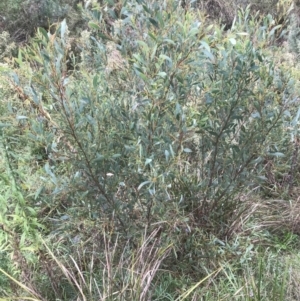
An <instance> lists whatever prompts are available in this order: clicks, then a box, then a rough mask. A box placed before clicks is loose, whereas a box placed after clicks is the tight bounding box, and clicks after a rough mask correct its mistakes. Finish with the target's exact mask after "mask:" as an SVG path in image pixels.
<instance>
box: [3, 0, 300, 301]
mask: <svg viewBox="0 0 300 301" xmlns="http://www.w3.org/2000/svg"><path fill="white" fill-rule="evenodd" d="M54 11H55V10H54ZM58 11H59V12H61V11H60V10H58ZM81 14H82V16H83V17H84V21H83V22H84V23H85V24H86V29H85V30H84V31H83V32H82V33H81V36H80V37H75V38H71V37H70V32H69V27H68V25H67V24H68V21H67V20H66V19H65V20H63V21H62V22H60V23H55V24H54V25H52V26H51V27H50V28H49V30H45V29H44V28H42V27H41V28H39V29H38V30H37V33H36V35H35V37H34V38H33V39H32V40H31V42H30V43H29V44H28V45H27V46H24V47H22V48H20V49H19V53H18V56H17V57H16V58H14V61H13V63H14V64H11V70H10V71H9V72H8V71H7V70H6V73H9V78H8V82H7V83H6V84H5V85H4V84H3V86H1V87H2V90H0V91H1V95H2V96H3V99H4V96H8V97H5V99H6V101H5V102H3V103H1V111H0V112H1V117H2V116H5V119H3V120H4V122H3V123H2V120H1V123H0V126H1V127H0V130H1V135H2V136H1V139H2V140H1V142H2V145H1V151H2V158H3V160H2V162H1V164H0V168H1V172H2V174H3V176H1V184H0V187H1V199H0V206H1V208H2V209H1V210H2V211H1V212H2V215H0V217H1V225H2V231H1V232H0V233H1V234H0V241H1V243H0V245H2V246H3V248H2V249H3V253H2V255H3V256H4V258H5V259H4V261H3V266H1V268H2V267H4V268H5V269H6V272H4V273H2V274H3V275H5V276H7V277H8V278H9V279H10V280H11V281H12V282H14V283H15V284H14V285H11V291H10V293H11V294H12V295H14V296H20V289H21V288H22V290H25V292H26V294H27V295H28V296H29V295H30V296H31V297H32V298H35V299H41V300H46V299H47V300H56V299H60V300H70V299H75V298H79V297H78V296H80V298H81V299H83V300H90V299H93V298H95V299H97V300H106V299H108V300H129V299H130V300H137V299H139V300H148V299H149V298H151V297H152V296H154V298H157V299H159V298H160V299H162V298H168V299H169V300H188V299H189V298H194V299H197V300H201V299H200V298H202V297H203V296H206V297H207V299H209V298H210V299H211V300H218V299H226V298H227V297H228V296H226V293H224V295H223V296H222V295H221V294H219V293H218V289H217V288H218V287H220V285H221V287H222V286H224V289H226V292H227V294H229V293H228V292H230V294H229V295H230V296H231V298H232V296H234V297H236V300H250V299H249V298H252V296H254V298H255V300H264V298H265V300H269V299H270V300H275V299H276V298H277V300H284V299H283V292H285V291H287V287H286V286H285V282H284V281H286V278H287V273H285V274H283V275H279V273H278V271H279V270H280V269H279V268H278V269H276V268H275V267H274V265H273V263H274V262H275V261H276V260H277V257H276V258H275V259H274V258H273V257H272V258H271V257H270V258H269V257H268V258H264V257H263V259H262V260H261V261H259V260H256V261H255V262H254V263H253V265H252V264H251V261H254V260H253V258H254V256H259V255H258V254H259V248H256V247H255V246H254V244H255V242H253V241H256V238H255V235H257V234H256V233H252V232H251V230H245V233H244V235H245V236H244V237H247V236H248V234H247V233H249V232H251V235H252V236H251V237H253V239H252V238H251V239H252V240H253V241H252V240H250V239H245V240H242V238H241V240H240V239H239V238H238V237H237V238H236V240H235V241H232V240H231V238H232V237H234V235H235V231H238V230H237V229H242V228H243V226H244V225H243V221H248V220H250V219H251V218H253V219H254V220H255V218H256V221H257V220H258V219H259V218H261V216H263V214H264V213H265V212H267V211H268V209H266V208H268V207H267V206H266V207H264V206H261V207H259V206H258V205H257V204H255V203H254V202H252V201H251V202H250V201H247V198H248V197H247V194H248V193H249V194H250V193H251V191H253V190H256V191H261V192H263V191H265V190H267V189H268V187H267V186H268V185H271V184H272V183H278V182H279V179H280V177H281V176H282V179H281V182H280V183H281V185H282V186H281V187H282V190H276V192H278V191H281V192H282V191H284V190H285V191H286V192H287V195H288V196H290V195H291V190H292V188H293V187H294V184H295V183H296V180H297V179H296V177H297V174H296V167H297V158H298V153H297V152H296V151H295V150H297V147H298V138H297V137H298V122H299V120H298V119H299V116H300V114H299V111H297V106H298V104H299V100H298V98H297V97H295V96H296V95H297V91H295V79H294V78H292V77H291V76H290V74H289V72H287V71H286V69H285V68H284V66H283V67H281V66H278V65H277V64H276V63H275V59H274V57H275V56H276V55H277V52H276V49H275V47H274V42H275V41H277V39H278V37H280V36H282V35H283V31H281V30H282V26H281V25H280V24H277V23H276V21H275V19H273V18H272V16H271V15H267V16H264V17H259V15H258V14H256V15H253V14H252V13H251V10H250V8H247V9H246V10H242V11H240V12H239V13H238V14H237V16H236V18H235V19H234V20H233V22H232V24H231V27H230V28H231V29H230V30H228V31H224V30H223V28H222V27H221V26H219V25H208V24H209V23H210V22H208V21H207V19H206V18H205V17H203V15H202V13H200V12H199V11H198V10H196V9H194V8H193V7H190V6H188V7H181V6H179V5H178V3H177V1H172V0H169V1H165V2H164V3H158V2H157V1H152V2H151V1H150V2H147V3H146V2H142V1H136V2H127V1H124V2H118V3H115V2H107V3H106V2H104V3H101V5H100V4H97V3H93V4H92V3H91V5H90V7H89V5H88V4H87V5H86V7H85V8H83V7H81ZM62 15H63V14H61V15H60V16H62ZM59 18H60V17H59ZM13 92H14V93H15V94H14V95H11V94H10V93H13ZM29 166H30V168H29ZM270 166H271V167H272V168H269V167H270ZM272 177H273V178H274V179H275V180H274V182H270V181H269V180H270V179H271V178H272ZM273 178H272V179H273ZM272 189H273V188H272ZM273 190H275V189H273ZM278 193H279V192H278ZM270 204H271V202H270ZM273 204H275V202H274V203H273ZM253 208H255V209H253ZM257 208H261V212H260V211H258V209H257ZM281 208H285V210H286V212H285V214H284V215H283V217H282V219H280V222H279V223H278V222H277V223H276V221H272V218H273V217H274V216H276V214H278V212H280V209H281ZM297 208H298V207H296V206H288V205H287V204H286V203H285V202H284V201H282V202H278V208H277V207H276V208H273V211H272V214H271V215H270V216H269V218H266V219H265V224H263V223H262V222H261V223H260V227H261V228H263V229H265V228H267V227H269V228H268V229H272V231H274V232H276V231H278V229H279V228H278V225H279V226H280V223H281V224H282V223H284V222H285V221H287V220H288V219H291V220H292V217H293V220H292V221H291V222H289V223H288V222H286V225H285V226H286V227H285V228H284V231H285V232H288V231H290V232H292V231H294V230H293V228H294V227H295V226H297V225H298V219H297V217H295V215H291V211H292V210H293V209H297ZM256 210H257V216H253V213H254V212H255V211H256ZM277 211H278V212H277ZM273 212H274V213H273ZM272 222H273V224H272V226H271V223H272ZM272 227H273V228H272ZM240 231H243V230H240ZM247 231H248V232H247ZM259 233H260V235H262V236H263V235H264V234H263V233H264V232H262V231H261V232H259ZM280 235H281V233H280ZM280 235H278V240H277V241H276V242H275V244H274V245H276V246H275V249H276V248H277V249H276V250H278V249H280V251H282V250H284V247H283V245H290V241H292V239H295V236H293V235H292V236H289V233H288V234H285V235H286V237H288V240H287V242H286V241H285V240H284V239H282V240H281V236H280ZM41 236H42V237H43V238H42V239H41ZM290 238H292V239H291V240H290ZM262 240H263V241H266V240H267V239H265V240H264V239H262ZM240 241H241V242H240ZM268 243H269V241H268ZM54 250H55V251H54ZM147 254H148V255H149V254H151V255H153V256H147ZM10 256H15V261H16V262H17V265H16V266H13V265H12V264H11V261H10ZM152 258H153V260H152ZM96 262H97V264H96ZM264 262H265V263H266V264H264ZM160 266H161V267H162V268H163V269H165V270H172V271H173V274H171V276H170V277H167V276H166V275H165V274H164V273H163V272H162V271H160V270H159V267H160ZM279 266H280V268H281V266H282V262H280V263H279ZM245 267H247V268H249V269H248V270H246V272H242V269H243V268H245ZM273 267H274V268H273ZM21 271H25V274H26V275H29V276H30V277H29V278H28V279H30V281H29V280H28V279H25V278H24V274H23V273H22V272H21ZM36 271H39V272H38V273H35V272H36ZM150 271H151V272H150ZM253 272H255V273H256V274H255V281H254V280H253V281H252V278H251V277H252V276H251V274H252V273H253ZM264 274H267V275H271V276H270V279H272V280H274V279H275V280H274V281H275V283H274V286H272V283H271V282H270V283H269V282H268V281H267V278H264ZM9 275H12V277H10V276H9ZM174 275H175V276H174ZM178 275H179V276H178ZM240 275H242V277H240V278H241V279H242V280H243V281H242V280H241V281H239V279H240V278H236V279H234V277H235V276H236V277H238V276H240ZM219 277H220V278H219ZM272 277H273V278H272ZM174 278H176V279H174ZM183 278H185V279H183ZM3 279H4V278H3ZM58 279H59V281H58ZM112 279H114V281H113V280H112ZM115 279H118V281H115ZM199 279H202V280H199ZM224 279H226V281H227V283H230V285H228V284H227V286H226V283H225V282H224V283H222V280H224ZM14 280H16V281H14ZM206 280H207V281H208V282H207V283H208V284H207V286H206V287H204V286H203V283H205V281H206ZM244 280H245V281H244ZM0 281H1V280H0ZM23 282H25V283H26V286H25V287H24V286H22V285H21V286H20V284H19V283H23ZM191 283H195V284H194V285H191ZM16 284H17V285H16ZM157 284H159V285H157ZM180 284H181V285H180ZM5 285H7V284H6V283H5ZM181 286H182V287H181ZM214 286H215V287H216V289H215V290H211V288H212V287H214ZM241 287H242V289H241ZM270 291H271V292H272V296H270V295H269V296H268V292H270ZM44 292H45V293H44ZM241 292H242V293H241ZM250 292H252V295H251V294H250ZM240 293H241V294H240ZM7 295H9V294H7ZM224 296H225V297H224ZM268 297H270V298H269V299H266V298H268ZM203 298H204V297H203ZM243 298H244V299H243ZM247 298H248V299H247ZM155 300H156V299H155Z"/></svg>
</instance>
